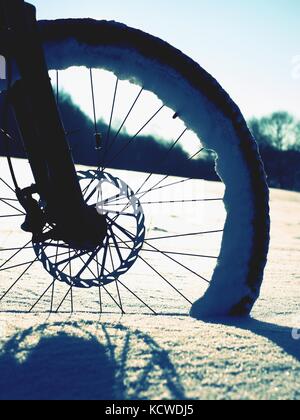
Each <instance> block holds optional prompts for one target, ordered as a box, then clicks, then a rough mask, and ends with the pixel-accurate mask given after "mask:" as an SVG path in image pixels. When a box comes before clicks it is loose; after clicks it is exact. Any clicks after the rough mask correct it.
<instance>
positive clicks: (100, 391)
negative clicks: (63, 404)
mask: <svg viewBox="0 0 300 420" xmlns="http://www.w3.org/2000/svg"><path fill="white" fill-rule="evenodd" d="M65 327H66V325H64V327H63V328H65ZM83 327H86V324H84V325H82V324H81V326H80V327H79V326H78V327H76V328H77V332H78V335H79V333H81V332H82V328H83ZM51 328H54V329H55V328H59V329H60V330H62V329H63V328H62V326H61V325H56V324H52V325H51ZM76 328H75V333H74V331H73V332H72V333H70V332H64V331H59V332H55V333H54V334H53V333H51V334H48V332H47V331H48V330H49V326H44V327H43V326H40V327H38V328H34V329H29V330H26V331H23V332H22V333H20V334H17V335H15V336H14V337H13V338H11V339H10V340H9V341H8V342H7V343H6V344H4V346H3V347H2V349H0V372H1V375H0V400H121V399H135V400H138V399H144V396H145V394H147V392H149V387H151V372H157V371H158V370H159V371H160V377H159V380H161V381H162V383H165V384H166V385H165V387H166V388H167V389H166V392H167V394H168V396H169V397H170V398H172V399H184V398H185V395H184V391H183V387H182V386H181V384H180V381H179V379H178V376H177V374H176V371H175V369H174V367H173V365H172V363H171V362H170V359H169V356H168V354H167V352H165V351H164V350H162V349H161V348H159V347H158V345H157V344H156V343H155V342H154V341H153V340H152V339H151V337H149V336H147V335H144V334H143V333H141V332H139V331H134V332H132V331H130V330H128V329H126V328H125V327H121V326H120V327H118V326H117V327H116V326H114V327H113V335H114V336H113V337H112V336H111V335H110V332H109V331H108V329H107V328H106V327H105V326H101V325H100V326H99V330H100V336H101V339H100V340H99V337H98V334H97V336H95V335H93V334H89V335H88V336H85V337H82V336H77V335H76ZM78 328H80V331H79V330H78ZM72 329H73V330H74V324H72ZM117 336H118V339H117V345H116V342H115V341H116V337H117ZM134 342H135V343H138V345H139V346H140V348H141V358H144V359H145V360H146V361H145V363H144V364H143V363H141V362H140V361H137V362H138V363H137V366H136V367H135V369H136V374H135V380H134V381H133V383H130V380H129V378H128V377H127V369H128V368H129V366H128V364H130V365H131V366H132V363H134V361H133V360H131V361H130V362H128V358H129V352H130V348H131V346H132V344H134ZM117 347H118V348H119V350H120V352H118V355H117V354H116V353H117ZM143 353H144V354H143Z"/></svg>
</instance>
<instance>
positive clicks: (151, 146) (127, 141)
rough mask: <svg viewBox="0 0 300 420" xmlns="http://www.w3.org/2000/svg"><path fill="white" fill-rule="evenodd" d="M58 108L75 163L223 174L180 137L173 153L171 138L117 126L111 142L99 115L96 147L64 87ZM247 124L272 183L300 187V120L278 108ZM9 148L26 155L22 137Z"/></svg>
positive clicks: (16, 154)
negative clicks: (134, 132)
mask: <svg viewBox="0 0 300 420" xmlns="http://www.w3.org/2000/svg"><path fill="white" fill-rule="evenodd" d="M59 109H60V113H61V116H62V120H63V122H64V126H65V129H66V132H67V134H68V136H67V137H68V140H69V144H70V147H71V149H72V153H73V157H74V160H75V162H76V163H77V164H81V165H87V166H98V165H99V164H101V165H102V164H103V163H104V165H105V166H107V167H111V168H115V169H131V170H134V171H138V172H149V173H152V172H154V173H161V174H169V175H173V176H178V177H186V178H199V179H205V180H209V181H218V180H219V178H218V176H217V174H216V172H215V163H214V156H213V154H212V153H210V152H206V153H202V154H199V156H196V157H195V158H194V159H192V160H189V157H190V156H189V155H187V153H186V152H185V150H183V148H182V147H181V146H180V143H178V144H177V145H176V147H174V149H172V151H171V152H170V153H169V149H170V147H171V145H172V142H171V143H170V142H166V141H163V140H161V139H157V138H154V137H151V136H143V135H139V136H138V137H136V138H134V139H132V137H130V135H129V134H127V133H126V132H125V131H122V132H121V133H118V132H116V131H115V130H113V129H112V130H111V131H110V133H109V139H110V140H109V142H107V139H108V131H109V129H108V126H107V125H106V124H105V123H103V122H102V121H98V131H99V132H100V133H101V134H102V141H103V144H102V148H101V150H99V151H97V150H96V149H95V146H96V142H95V138H94V134H93V133H94V131H95V130H94V125H93V122H92V121H91V120H90V118H89V117H88V116H86V115H85V114H84V113H83V112H82V111H81V110H80V108H78V107H77V106H76V105H75V104H74V103H73V102H72V100H71V98H70V96H69V95H67V94H65V93H61V96H60V104H59ZM248 125H249V128H250V130H251V132H252V134H253V135H254V137H255V139H256V141H257V143H258V145H259V148H260V153H261V156H262V159H263V162H264V165H265V170H266V173H267V176H268V182H269V185H270V187H273V188H282V189H288V190H294V191H300V122H299V121H297V120H296V119H295V118H293V117H292V116H291V115H289V114H288V113H286V112H276V113H273V114H272V115H270V116H267V117H263V118H260V119H257V118H253V119H251V120H250V121H249V122H248ZM10 132H11V134H12V137H13V138H17V137H18V132H17V129H16V127H15V123H14V121H13V118H12V117H11V119H10ZM107 145H108V147H107ZM10 151H11V155H12V156H13V157H20V158H23V157H25V153H24V150H23V148H22V146H21V142H20V141H14V142H10ZM0 155H2V156H3V155H5V148H4V145H3V142H0Z"/></svg>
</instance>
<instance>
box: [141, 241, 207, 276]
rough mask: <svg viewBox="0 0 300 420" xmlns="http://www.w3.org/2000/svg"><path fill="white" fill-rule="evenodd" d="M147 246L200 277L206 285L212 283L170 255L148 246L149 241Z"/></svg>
mask: <svg viewBox="0 0 300 420" xmlns="http://www.w3.org/2000/svg"><path fill="white" fill-rule="evenodd" d="M145 244H146V245H148V246H150V247H151V248H152V249H154V250H155V251H157V252H158V253H159V254H161V255H163V256H165V257H166V258H168V259H169V260H171V261H173V262H174V263H175V264H177V265H179V266H180V267H182V268H185V269H186V270H187V271H189V272H190V273H192V274H194V275H195V276H197V277H199V278H200V279H201V280H203V281H205V282H206V283H208V284H209V283H210V282H209V280H207V279H206V278H205V277H203V276H201V275H200V274H198V273H196V272H195V271H194V270H191V269H190V268H189V267H187V266H186V265H184V264H182V263H180V262H179V261H177V260H175V258H173V257H171V256H170V255H168V254H166V253H164V252H163V251H161V250H159V249H158V248H156V247H155V246H153V245H151V244H148V243H147V241H145Z"/></svg>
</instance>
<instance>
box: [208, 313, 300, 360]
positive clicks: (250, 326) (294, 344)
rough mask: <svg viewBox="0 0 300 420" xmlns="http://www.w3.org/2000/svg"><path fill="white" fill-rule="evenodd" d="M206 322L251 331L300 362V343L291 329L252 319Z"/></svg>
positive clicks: (221, 319) (227, 319)
mask: <svg viewBox="0 0 300 420" xmlns="http://www.w3.org/2000/svg"><path fill="white" fill-rule="evenodd" d="M205 321H207V322H209V323H212V324H218V325H220V324H221V325H224V326H227V327H236V328H238V329H241V330H244V331H250V332H252V333H253V334H256V335H258V336H261V337H264V338H266V339H268V340H270V341H272V342H273V343H274V344H276V345H277V346H278V347H280V348H281V349H282V350H283V351H284V352H285V353H287V354H289V355H290V356H292V357H294V358H295V359H297V360H298V361H300V341H299V340H295V339H294V338H293V336H292V328H291V327H285V326H280V325H277V324H272V323H268V322H263V321H259V320H257V319H254V318H251V317H245V318H217V319H216V318H214V319H206V320H205ZM296 327H299V326H297V325H295V328H296Z"/></svg>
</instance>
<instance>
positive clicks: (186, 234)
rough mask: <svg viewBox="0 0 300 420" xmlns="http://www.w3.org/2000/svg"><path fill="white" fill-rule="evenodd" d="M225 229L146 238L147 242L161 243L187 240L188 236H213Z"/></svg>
mask: <svg viewBox="0 0 300 420" xmlns="http://www.w3.org/2000/svg"><path fill="white" fill-rule="evenodd" d="M223 232H224V229H222V230H221V229H220V230H210V231H207V232H195V233H182V234H180V235H170V236H159V237H157V238H146V239H145V241H147V242H149V241H159V240H163V239H175V238H185V237H188V236H200V235H211V234H215V233H223Z"/></svg>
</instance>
